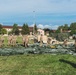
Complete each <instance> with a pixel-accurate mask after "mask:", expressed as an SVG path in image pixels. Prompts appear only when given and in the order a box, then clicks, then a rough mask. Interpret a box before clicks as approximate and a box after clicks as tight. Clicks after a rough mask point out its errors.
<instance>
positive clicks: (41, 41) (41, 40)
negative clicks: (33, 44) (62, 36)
mask: <svg viewBox="0 0 76 75" xmlns="http://www.w3.org/2000/svg"><path fill="white" fill-rule="evenodd" d="M42 45H43V36H42V35H41V36H40V46H42Z"/></svg>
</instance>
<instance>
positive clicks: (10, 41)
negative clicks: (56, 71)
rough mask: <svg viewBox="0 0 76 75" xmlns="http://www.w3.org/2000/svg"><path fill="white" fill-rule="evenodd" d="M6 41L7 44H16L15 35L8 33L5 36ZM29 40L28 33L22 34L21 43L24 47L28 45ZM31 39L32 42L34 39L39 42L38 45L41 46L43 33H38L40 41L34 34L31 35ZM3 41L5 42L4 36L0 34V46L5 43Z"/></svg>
mask: <svg viewBox="0 0 76 75" xmlns="http://www.w3.org/2000/svg"><path fill="white" fill-rule="evenodd" d="M32 37H33V36H32ZM7 41H8V43H7V45H8V46H16V45H17V36H16V35H12V34H11V35H8V36H7ZM29 41H30V40H29V35H23V36H22V45H23V46H24V47H28V43H29ZM33 41H34V43H35V42H36V41H37V42H39V43H40V46H42V45H43V35H40V41H38V39H37V38H36V36H35V37H33ZM4 42H5V37H4V36H3V35H1V36H0V47H2V46H3V45H4V44H5V43H4ZM48 42H49V41H48ZM48 42H47V43H48ZM48 44H49V43H48Z"/></svg>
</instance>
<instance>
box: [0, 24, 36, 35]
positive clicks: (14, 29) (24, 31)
mask: <svg viewBox="0 0 76 75" xmlns="http://www.w3.org/2000/svg"><path fill="white" fill-rule="evenodd" d="M33 29H34V33H35V34H36V33H37V26H36V24H35V25H34V28H33ZM20 33H21V34H22V35H26V34H29V33H30V30H29V26H28V24H27V23H26V24H25V23H24V24H23V26H22V28H21V30H19V26H18V24H16V23H15V24H13V27H12V30H11V31H9V32H8V34H14V35H19V34H20ZM0 34H7V30H6V29H4V28H3V26H2V24H0Z"/></svg>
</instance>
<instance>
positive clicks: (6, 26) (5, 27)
mask: <svg viewBox="0 0 76 75" xmlns="http://www.w3.org/2000/svg"><path fill="white" fill-rule="evenodd" d="M2 27H3V28H13V26H2ZM18 28H20V29H21V28H22V27H21V26H18Z"/></svg>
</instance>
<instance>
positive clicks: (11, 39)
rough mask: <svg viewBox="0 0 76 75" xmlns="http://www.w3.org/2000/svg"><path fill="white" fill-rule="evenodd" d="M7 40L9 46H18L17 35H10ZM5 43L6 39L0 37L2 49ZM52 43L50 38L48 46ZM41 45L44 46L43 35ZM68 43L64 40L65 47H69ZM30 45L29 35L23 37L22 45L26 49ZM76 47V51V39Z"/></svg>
mask: <svg viewBox="0 0 76 75" xmlns="http://www.w3.org/2000/svg"><path fill="white" fill-rule="evenodd" d="M33 39H35V38H33ZM7 40H8V44H7V45H8V46H16V45H17V36H16V35H8V37H7ZM36 40H37V39H36ZM4 41H5V38H4V36H3V35H1V36H0V47H2V46H3V45H4ZM50 42H51V39H50V38H48V39H47V46H50ZM39 43H40V46H42V45H43V35H40V41H39ZM67 43H68V40H64V42H63V45H65V46H67V45H68V44H67ZM28 44H29V35H23V36H22V45H23V46H24V47H28ZM74 45H75V49H76V39H75V44H74ZM75 51H76V50H75Z"/></svg>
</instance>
